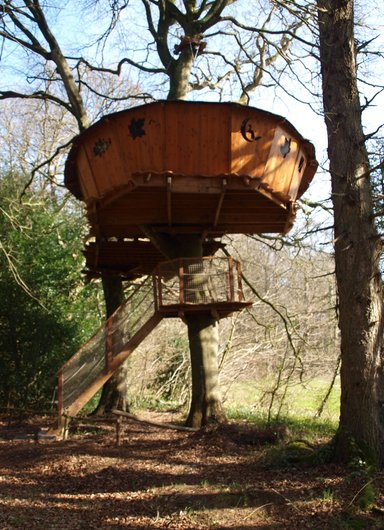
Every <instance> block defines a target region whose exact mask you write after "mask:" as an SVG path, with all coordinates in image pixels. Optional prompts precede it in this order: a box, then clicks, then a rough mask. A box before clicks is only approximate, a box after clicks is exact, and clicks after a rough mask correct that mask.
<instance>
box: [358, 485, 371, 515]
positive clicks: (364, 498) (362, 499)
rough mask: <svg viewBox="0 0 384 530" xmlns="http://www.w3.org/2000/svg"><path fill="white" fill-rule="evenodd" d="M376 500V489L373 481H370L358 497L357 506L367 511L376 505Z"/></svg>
mask: <svg viewBox="0 0 384 530" xmlns="http://www.w3.org/2000/svg"><path fill="white" fill-rule="evenodd" d="M375 502H376V490H375V488H374V486H373V484H372V482H368V484H366V485H365V486H364V488H363V491H362V492H361V494H360V495H359V497H358V498H357V499H356V506H357V507H358V508H359V509H360V510H361V511H363V512H366V511H368V510H370V509H371V508H372V506H374V504H375Z"/></svg>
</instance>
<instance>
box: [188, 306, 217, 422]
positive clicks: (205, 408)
mask: <svg viewBox="0 0 384 530" xmlns="http://www.w3.org/2000/svg"><path fill="white" fill-rule="evenodd" d="M186 321H187V326H188V339H189V348H190V352H191V368H192V399H191V407H190V411H189V414H188V418H187V421H186V425H188V426H189V427H201V426H202V425H207V424H208V423H223V422H225V420H226V417H225V413H224V410H223V406H222V403H221V395H220V389H219V377H218V360H217V354H218V346H219V331H218V322H217V320H216V319H215V318H214V317H213V316H212V315H210V314H209V313H206V314H197V315H194V314H189V315H187V317H186Z"/></svg>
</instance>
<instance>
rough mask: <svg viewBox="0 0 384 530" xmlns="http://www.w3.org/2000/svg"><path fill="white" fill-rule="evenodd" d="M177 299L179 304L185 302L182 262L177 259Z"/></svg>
mask: <svg viewBox="0 0 384 530" xmlns="http://www.w3.org/2000/svg"><path fill="white" fill-rule="evenodd" d="M179 300H180V304H181V305H183V304H184V303H185V282H184V262H183V260H182V259H181V260H179Z"/></svg>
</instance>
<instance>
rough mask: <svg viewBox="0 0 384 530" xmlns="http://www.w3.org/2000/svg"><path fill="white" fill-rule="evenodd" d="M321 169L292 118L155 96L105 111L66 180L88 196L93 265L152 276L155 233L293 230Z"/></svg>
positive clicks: (209, 238) (208, 235) (211, 246)
mask: <svg viewBox="0 0 384 530" xmlns="http://www.w3.org/2000/svg"><path fill="white" fill-rule="evenodd" d="M316 169H317V162H316V159H315V153H314V148H313V146H312V144H311V143H310V142H308V141H307V140H304V139H303V138H302V137H301V136H300V134H299V133H298V132H297V131H296V129H295V128H294V127H293V126H292V125H291V124H290V123H289V122H288V121H287V120H285V119H284V118H282V117H281V116H277V115H275V114H271V113H269V112H265V111H263V110H259V109H255V108H251V107H245V106H242V105H238V104H234V103H193V102H184V101H174V102H168V101H167V102H157V103H150V104H148V105H143V106H140V107H135V108H132V109H128V110H125V111H123V112H118V113H115V114H112V115H109V116H105V117H104V118H102V119H101V120H100V121H99V122H97V123H96V124H95V125H93V126H92V127H91V128H90V129H88V130H87V131H86V132H84V133H83V134H81V135H80V136H79V137H78V138H77V140H76V141H75V143H74V146H73V148H72V150H71V152H70V154H69V157H68V161H67V164H66V171H65V184H66V186H67V187H68V188H69V190H70V191H71V192H72V193H73V194H74V195H75V196H76V197H77V198H78V199H81V200H83V201H84V202H85V204H86V211H87V217H88V220H89V223H90V227H91V231H90V239H89V241H88V244H87V246H86V250H85V255H86V265H87V268H88V269H89V270H90V271H93V272H103V271H104V272H108V271H110V272H112V273H120V274H122V275H123V276H126V277H129V276H135V275H141V274H149V273H151V271H152V270H153V269H154V268H155V266H156V265H157V263H158V262H159V261H161V260H162V259H163V257H162V255H161V253H160V252H159V250H158V249H157V247H156V245H154V244H153V243H152V242H151V240H150V239H148V238H147V233H148V232H147V227H150V228H151V231H152V232H155V233H156V232H158V233H168V234H185V233H201V234H203V235H204V236H205V249H204V254H205V255H212V254H213V253H214V251H215V250H216V249H217V243H215V241H214V238H217V237H221V236H222V235H223V234H238V233H242V234H244V233H245V234H255V233H263V232H275V233H278V232H283V233H286V232H288V230H289V229H290V228H291V227H292V224H293V221H294V218H295V213H296V202H295V201H296V199H297V198H298V197H300V196H301V195H302V193H304V191H305V190H306V189H307V187H308V185H309V183H310V181H311V180H312V178H313V176H314V174H315V172H316Z"/></svg>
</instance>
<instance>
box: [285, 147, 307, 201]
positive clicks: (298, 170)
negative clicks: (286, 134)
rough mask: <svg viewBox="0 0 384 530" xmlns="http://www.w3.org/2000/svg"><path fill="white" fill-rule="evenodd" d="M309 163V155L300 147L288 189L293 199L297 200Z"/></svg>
mask: <svg viewBox="0 0 384 530" xmlns="http://www.w3.org/2000/svg"><path fill="white" fill-rule="evenodd" d="M307 164H308V157H307V155H306V154H305V152H304V150H303V149H300V151H299V153H298V156H297V160H296V164H295V167H294V170H293V175H292V179H291V183H290V186H289V190H288V195H289V196H290V198H291V199H292V200H293V201H294V200H296V198H297V193H298V191H299V188H300V184H301V181H302V178H303V175H304V172H305V169H306V167H307Z"/></svg>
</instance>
